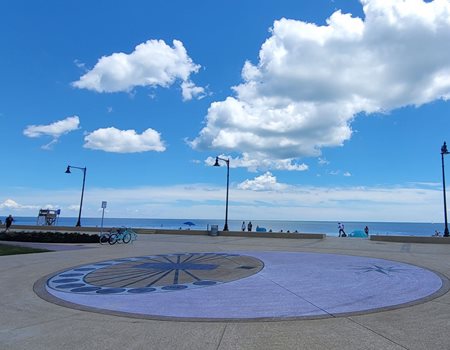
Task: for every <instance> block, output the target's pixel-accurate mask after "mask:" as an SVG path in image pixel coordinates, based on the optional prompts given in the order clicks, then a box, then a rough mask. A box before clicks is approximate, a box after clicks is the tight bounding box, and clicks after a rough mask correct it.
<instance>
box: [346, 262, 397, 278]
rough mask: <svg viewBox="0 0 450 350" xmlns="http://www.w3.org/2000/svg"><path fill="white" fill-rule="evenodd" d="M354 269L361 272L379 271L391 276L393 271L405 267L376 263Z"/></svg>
mask: <svg viewBox="0 0 450 350" xmlns="http://www.w3.org/2000/svg"><path fill="white" fill-rule="evenodd" d="M354 269H355V270H359V271H360V273H369V272H377V273H381V274H383V275H386V276H390V274H391V273H395V272H400V271H403V269H400V268H398V267H395V266H387V267H384V266H380V265H376V264H373V265H372V266H361V267H356V268H354Z"/></svg>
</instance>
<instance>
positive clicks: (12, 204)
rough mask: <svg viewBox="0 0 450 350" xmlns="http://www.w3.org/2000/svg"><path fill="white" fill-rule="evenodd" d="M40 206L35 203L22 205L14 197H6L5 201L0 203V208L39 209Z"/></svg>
mask: <svg viewBox="0 0 450 350" xmlns="http://www.w3.org/2000/svg"><path fill="white" fill-rule="evenodd" d="M37 208H38V207H37V206H35V205H22V204H19V203H17V202H16V201H14V200H12V199H9V198H8V199H6V200H5V201H4V202H3V203H0V209H14V210H20V209H37Z"/></svg>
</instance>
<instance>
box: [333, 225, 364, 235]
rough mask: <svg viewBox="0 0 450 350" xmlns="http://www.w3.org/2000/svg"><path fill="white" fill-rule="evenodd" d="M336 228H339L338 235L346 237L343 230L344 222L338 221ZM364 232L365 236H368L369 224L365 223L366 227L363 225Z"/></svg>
mask: <svg viewBox="0 0 450 350" xmlns="http://www.w3.org/2000/svg"><path fill="white" fill-rule="evenodd" d="M338 230H339V235H338V237H347V234H346V233H345V230H344V224H342V223H340V222H338ZM364 233H365V234H366V236H367V237H369V226H367V225H366V227H364Z"/></svg>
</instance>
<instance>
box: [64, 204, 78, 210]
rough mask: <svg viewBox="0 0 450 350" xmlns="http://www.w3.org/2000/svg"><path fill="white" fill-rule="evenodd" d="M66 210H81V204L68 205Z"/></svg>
mask: <svg viewBox="0 0 450 350" xmlns="http://www.w3.org/2000/svg"><path fill="white" fill-rule="evenodd" d="M66 210H69V211H79V210H80V205H79V204H72V205H69V206H67V207H66Z"/></svg>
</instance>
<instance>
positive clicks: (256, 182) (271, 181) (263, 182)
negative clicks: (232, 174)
mask: <svg viewBox="0 0 450 350" xmlns="http://www.w3.org/2000/svg"><path fill="white" fill-rule="evenodd" d="M237 187H238V188H239V189H241V190H251V191H280V190H285V189H286V188H287V187H288V185H286V184H281V183H278V182H277V178H276V177H275V176H273V175H272V173H271V172H269V171H268V172H266V173H265V174H263V175H261V176H257V177H255V178H254V179H253V180H245V181H244V182H242V183H240V184H239V185H238V186H237Z"/></svg>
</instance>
